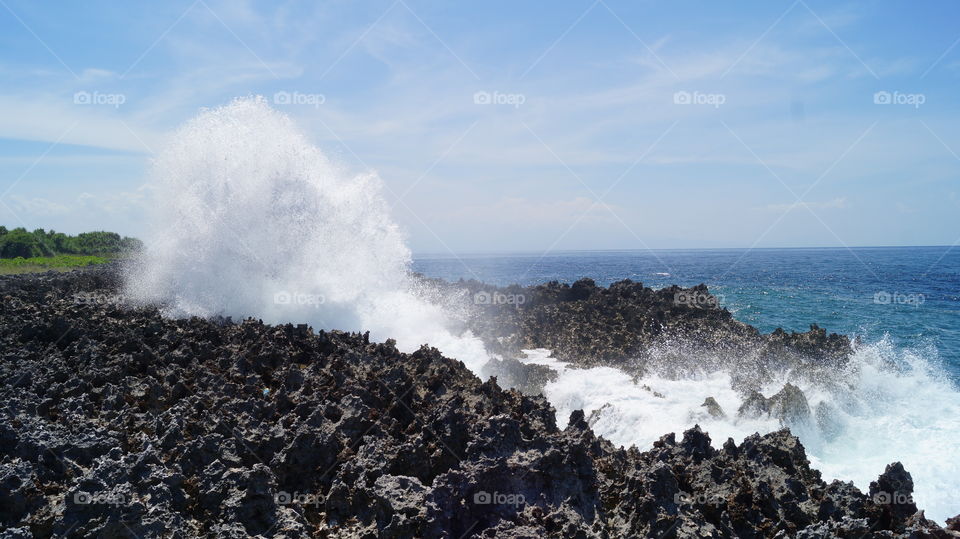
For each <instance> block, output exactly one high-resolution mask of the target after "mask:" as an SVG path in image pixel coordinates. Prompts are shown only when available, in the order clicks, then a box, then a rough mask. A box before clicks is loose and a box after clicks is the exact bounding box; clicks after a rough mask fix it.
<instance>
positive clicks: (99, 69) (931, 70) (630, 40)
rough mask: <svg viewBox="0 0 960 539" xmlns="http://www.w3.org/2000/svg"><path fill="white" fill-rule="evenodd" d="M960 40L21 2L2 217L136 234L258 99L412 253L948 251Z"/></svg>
mask: <svg viewBox="0 0 960 539" xmlns="http://www.w3.org/2000/svg"><path fill="white" fill-rule="evenodd" d="M957 20H960V4H958V3H956V2H947V1H943V2H924V3H908V2H883V3H880V2H852V3H851V2H842V3H841V2H821V1H812V0H807V1H796V2H769V1H767V2H738V3H736V4H735V5H730V4H729V3H717V2H644V1H634V2H618V1H613V0H603V1H584V2H564V3H550V4H549V6H547V7H544V6H543V5H535V4H533V3H520V4H519V5H518V3H516V2H495V1H493V2H479V3H478V2H471V3H456V4H455V5H446V4H445V3H440V2H420V1H416V0H386V1H382V2H381V1H371V2H336V1H335V2H243V1H223V2H221V1H217V0H196V1H192V0H191V1H184V2H181V1H174V2H166V3H156V4H153V3H151V4H146V3H113V2H111V3H108V2H96V1H94V2H83V3H80V2H64V3H61V4H57V5H51V4H49V3H41V2H30V1H16V0H0V74H2V79H0V80H2V81H3V83H2V86H0V193H2V194H0V202H2V204H0V222H2V223H3V224H6V225H7V226H26V227H28V228H31V229H32V228H37V227H44V228H55V229H57V230H62V231H67V232H80V231H84V230H91V229H109V230H116V231H119V232H122V233H126V234H133V235H137V234H141V233H142V232H143V230H144V226H146V225H145V224H144V223H143V219H142V216H143V214H144V211H145V209H146V208H149V206H150V203H151V198H150V190H149V189H148V188H145V187H144V185H145V183H146V181H147V174H148V171H149V166H150V158H151V155H152V154H153V153H154V152H155V151H157V150H158V149H159V148H160V147H162V144H163V138H164V135H165V134H166V133H168V132H169V131H171V130H172V129H174V128H175V127H177V126H178V125H179V124H181V123H182V122H184V121H185V120H187V119H189V118H191V117H192V116H194V115H196V113H197V112H198V110H200V109H201V108H202V107H212V106H217V105H221V104H224V103H227V102H229V101H230V100H231V99H232V98H234V97H237V96H248V95H257V94H259V95H264V96H266V97H267V99H268V100H271V101H275V100H277V99H279V100H280V101H279V102H277V103H276V108H278V109H279V110H282V111H284V112H285V113H287V114H289V115H290V116H291V117H293V118H294V119H295V120H296V121H297V122H298V124H299V125H300V126H301V127H302V128H303V129H304V130H305V131H306V132H307V133H308V134H309V136H310V137H311V138H312V139H313V140H314V141H315V142H316V143H317V144H318V145H319V146H320V147H322V148H324V149H325V150H326V151H327V152H328V153H329V154H331V155H332V156H333V157H334V158H335V159H337V160H339V161H342V162H343V163H344V164H345V165H346V166H348V167H350V168H352V169H354V170H356V171H358V172H361V171H365V170H367V169H373V170H375V171H376V172H377V173H378V174H379V175H380V176H381V178H382V179H383V181H384V182H385V184H386V185H387V188H388V189H387V191H386V192H387V196H388V200H389V202H390V203H391V205H392V206H393V211H394V214H395V218H396V220H397V221H398V222H399V223H400V224H401V225H402V226H403V228H404V229H405V230H406V232H407V234H408V236H409V242H410V245H411V246H412V247H413V249H414V250H415V251H421V252H440V251H446V250H448V249H452V250H454V251H458V252H469V251H512V250H532V251H542V250H545V249H612V248H644V247H653V248H689V247H750V246H757V247H782V246H843V245H849V246H858V245H951V244H954V243H955V242H957V241H958V239H960V211H958V210H960V157H958V156H960V121H958V119H960V118H958V114H960V106H958V104H960V94H958V89H960V85H958V81H960V44H958V40H960V29H958V27H957V25H956V21H957ZM878 92H880V93H879V94H878ZM278 95H279V96H280V97H279V98H278V97H277V96H278ZM283 96H290V99H289V101H291V102H290V103H284V102H282V101H283Z"/></svg>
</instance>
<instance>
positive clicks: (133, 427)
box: [0, 269, 958, 538]
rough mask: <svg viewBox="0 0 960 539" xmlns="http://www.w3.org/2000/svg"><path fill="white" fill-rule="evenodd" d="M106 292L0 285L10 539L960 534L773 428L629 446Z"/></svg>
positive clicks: (448, 374)
mask: <svg viewBox="0 0 960 539" xmlns="http://www.w3.org/2000/svg"><path fill="white" fill-rule="evenodd" d="M581 288H584V287H581ZM628 288H630V287H628ZM576 293H577V294H585V293H590V294H592V293H594V292H590V290H586V291H584V290H579V289H578V291H577V292H576ZM77 294H86V296H84V297H86V298H87V300H84V301H77V296H76V295H77ZM115 294H116V288H115V281H114V277H113V275H112V273H111V271H110V270H109V269H98V270H93V271H84V272H74V273H70V274H45V275H39V276H38V275H33V276H18V277H6V278H0V300H2V301H0V398H2V414H3V419H2V421H0V536H2V537H31V536H35V537H198V536H199V537H249V536H260V537H311V536H321V537H323V536H329V537H453V538H459V537H465V536H466V537H470V536H476V537H793V536H795V537H830V536H834V537H858V536H863V537H876V538H879V537H950V536H958V535H957V534H956V533H955V532H952V531H949V530H946V529H941V528H939V527H937V526H936V525H935V524H934V523H932V522H929V521H927V520H925V519H924V518H923V515H922V512H918V511H917V508H916V506H915V505H913V502H912V500H911V499H910V493H911V492H912V489H913V483H912V480H911V478H910V476H909V474H908V473H907V472H906V471H905V470H903V468H902V466H900V465H899V464H898V463H894V464H892V465H891V466H890V467H888V469H887V471H886V472H885V473H884V475H883V476H881V477H880V478H878V480H877V482H875V483H874V484H873V485H871V487H870V492H869V493H866V494H865V493H862V492H860V491H859V490H857V489H856V488H854V487H853V486H852V485H851V484H846V483H840V482H836V481H835V482H833V483H830V484H826V483H824V482H823V481H822V480H821V478H820V474H819V473H818V472H817V471H816V470H813V469H811V468H810V466H809V463H808V460H807V458H806V455H805V453H804V450H803V447H802V446H801V445H800V443H799V442H798V440H797V439H796V438H794V437H793V436H791V435H790V433H789V432H787V431H780V432H776V433H772V434H768V435H765V436H759V435H758V436H752V437H750V438H748V439H746V440H745V441H744V442H743V443H741V444H739V445H737V444H735V443H734V442H733V441H732V440H730V441H727V442H726V443H725V444H723V447H722V449H719V450H718V449H714V448H713V447H712V446H711V444H710V439H709V436H708V435H707V434H706V433H703V432H701V431H700V430H699V429H698V428H695V429H691V430H689V431H687V432H686V433H684V434H683V435H682V437H681V438H680V440H679V441H678V440H677V439H676V437H675V436H674V435H673V434H668V435H666V436H664V437H663V438H662V439H661V440H660V441H658V442H657V443H656V444H655V446H654V447H653V448H652V449H650V450H649V451H645V452H640V451H638V450H636V449H626V450H624V449H621V448H616V447H613V446H612V445H611V444H610V443H609V442H607V441H605V440H603V439H602V438H598V437H597V436H596V435H595V434H594V433H593V432H592V431H591V429H590V427H589V426H588V423H587V420H586V419H585V417H584V414H583V412H575V413H574V414H573V415H572V416H571V417H570V418H569V419H570V420H569V425H568V426H566V427H563V426H561V425H558V424H557V421H556V418H555V417H554V411H553V409H552V408H551V407H550V406H549V404H548V403H547V402H546V400H545V399H544V398H543V397H539V396H527V395H523V394H522V393H520V392H518V391H515V390H510V391H504V390H503V389H501V388H500V387H499V386H498V384H497V382H496V381H495V380H492V379H491V380H488V381H486V382H484V381H481V380H479V379H478V378H476V377H475V376H474V375H473V374H472V373H471V372H469V371H468V370H467V369H466V368H465V367H464V366H463V364H462V363H460V362H458V361H455V360H452V359H449V358H445V357H443V356H442V355H441V354H440V353H439V352H437V351H436V350H435V349H432V348H427V347H424V348H421V349H420V350H419V351H417V352H415V353H412V354H404V353H400V352H398V351H397V349H396V347H395V346H394V345H393V343H392V342H389V341H388V342H385V343H373V342H370V341H369V339H368V338H367V336H366V335H364V334H354V333H342V332H337V331H333V332H323V331H313V330H311V329H310V328H307V327H305V326H299V327H298V326H292V325H285V326H269V325H264V324H261V323H259V322H257V321H253V320H247V321H243V322H240V323H233V322H231V321H229V320H200V319H189V320H169V319H164V318H162V317H160V316H159V314H158V312H157V311H156V310H153V309H129V308H126V307H124V306H122V305H118V304H115V303H114V302H112V301H101V300H90V298H101V299H103V298H110V297H112V296H113V295H115ZM709 316H721V315H717V314H712V315H709ZM709 316H708V317H709ZM524 323H527V322H524ZM640 323H645V322H640ZM708 325H709V324H708ZM583 346H585V347H588V346H587V345H583ZM588 348H589V347H588ZM534 382H535V383H539V381H538V380H534V381H533V382H532V383H534ZM563 419H564V420H566V419H567V418H563Z"/></svg>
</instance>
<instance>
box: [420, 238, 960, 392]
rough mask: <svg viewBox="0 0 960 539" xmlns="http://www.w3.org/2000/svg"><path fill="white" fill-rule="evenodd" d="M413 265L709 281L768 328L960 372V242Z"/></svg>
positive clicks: (501, 274)
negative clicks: (917, 351) (852, 343)
mask: <svg viewBox="0 0 960 539" xmlns="http://www.w3.org/2000/svg"><path fill="white" fill-rule="evenodd" d="M413 269H414V271H417V272H420V273H423V274H425V275H428V276H431V277H440V278H443V279H447V280H457V279H461V278H462V279H477V280H480V281H484V282H487V283H492V284H498V285H508V284H513V283H519V284H523V285H530V284H538V283H543V282H546V281H552V280H557V281H561V282H568V283H569V282H573V281H575V280H577V279H579V278H581V277H590V278H592V279H594V280H595V281H597V283H598V284H602V285H608V284H610V283H612V282H615V281H618V280H621V279H633V280H635V281H640V282H642V283H644V284H645V285H646V286H650V287H653V288H662V287H665V286H669V285H672V284H679V285H681V286H692V285H696V284H699V283H705V284H707V286H708V287H709V289H710V291H711V292H712V293H713V294H715V295H717V296H718V297H719V298H720V301H721V304H722V305H723V306H724V307H726V308H728V309H729V310H730V311H731V312H732V313H734V316H735V317H736V318H737V319H739V320H742V321H744V322H747V323H749V324H752V325H754V326H756V327H758V328H760V330H762V331H764V332H769V331H772V330H773V329H775V328H777V327H782V328H784V329H786V330H794V331H805V330H806V329H807V328H808V327H809V325H810V324H811V323H817V324H819V325H820V326H821V327H826V328H827V330H828V331H831V332H837V333H843V334H846V335H850V336H854V335H856V336H860V337H861V338H862V339H864V340H865V341H866V342H875V341H878V340H880V339H882V338H884V337H885V336H886V337H887V338H888V339H889V340H890V341H891V342H892V343H893V344H894V345H895V346H897V347H903V348H926V349H927V350H929V351H930V352H929V354H928V357H930V355H932V356H936V357H938V360H939V361H942V362H943V366H944V367H946V369H945V370H947V371H949V372H950V373H951V374H952V375H953V378H954V380H958V379H960V247H958V248H956V249H951V248H950V247H945V246H944V247H870V248H866V247H861V248H851V249H846V248H804V249H800V248H797V249H752V250H751V249H702V250H701V249H694V250H649V251H648V250H628V251H562V252H553V253H548V254H546V255H544V254H541V253H511V254H464V255H449V254H448V255H420V256H417V257H415V258H414V262H413Z"/></svg>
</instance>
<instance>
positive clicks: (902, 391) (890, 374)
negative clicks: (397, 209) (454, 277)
mask: <svg viewBox="0 0 960 539" xmlns="http://www.w3.org/2000/svg"><path fill="white" fill-rule="evenodd" d="M153 182H154V187H155V188H156V190H155V193H156V196H157V200H156V202H157V203H156V205H155V210H154V215H152V216H151V219H152V222H153V227H152V232H151V234H150V236H148V237H147V238H145V239H146V247H145V249H144V252H143V255H142V257H141V258H140V259H139V260H137V261H136V263H135V264H133V265H132V266H131V268H130V271H129V272H128V275H127V293H128V295H129V296H130V297H131V298H133V299H135V300H139V301H142V302H149V303H159V304H161V305H163V306H164V307H163V308H164V310H165V313H166V314H168V315H170V316H183V315H199V316H211V315H224V316H234V317H245V316H254V317H259V318H262V319H263V320H265V321H267V322H273V323H281V322H295V323H310V324H312V325H313V326H314V327H317V328H324V329H342V330H353V331H370V332H371V335H372V338H374V339H375V340H378V341H382V340H385V339H387V338H394V339H396V340H397V342H398V346H399V347H400V348H401V349H402V350H408V351H409V350H412V349H415V348H416V347H418V346H419V345H421V344H424V343H429V344H430V345H432V346H436V347H437V348H439V349H440V350H441V351H443V352H444V353H445V354H446V355H447V356H449V357H454V358H456V359H459V360H461V361H463V362H464V363H465V364H466V365H467V366H468V367H469V368H471V369H472V370H473V371H474V372H476V373H480V372H481V367H482V366H483V365H484V364H485V362H486V361H487V359H488V356H487V353H486V352H485V351H484V349H483V346H482V344H481V343H480V341H479V340H478V339H476V338H473V337H472V336H470V335H469V334H466V335H459V336H458V335H456V334H455V333H454V332H452V331H450V329H449V326H448V313H446V312H445V311H444V309H443V308H441V307H440V306H438V304H437V303H436V302H435V301H428V300H427V299H425V298H424V297H423V296H422V295H421V294H419V293H418V287H417V283H416V282H415V281H414V280H413V279H412V278H411V277H410V273H409V264H410V257H411V255H410V251H409V250H408V249H407V247H406V245H405V242H404V238H403V236H402V234H401V232H400V230H399V229H398V227H397V226H396V225H395V224H394V222H393V221H392V219H391V217H390V215H389V208H388V205H387V203H386V202H385V198H384V196H383V193H382V190H383V185H382V183H381V181H380V179H379V178H378V177H377V176H376V175H374V174H371V173H367V174H359V175H356V174H351V173H349V172H348V171H346V170H345V169H344V168H342V167H340V166H338V165H337V164H336V163H334V162H332V161H331V160H330V159H328V158H327V157H326V156H325V155H324V154H323V153H322V152H321V151H320V150H319V149H318V148H316V147H315V146H313V145H311V144H310V143H309V142H308V141H307V139H306V137H305V136H304V135H303V134H301V133H300V132H299V131H298V130H297V129H296V127H295V126H294V125H293V124H292V122H291V121H290V120H289V119H288V118H286V117H285V116H283V115H281V114H279V113H277V112H275V111H273V110H272V109H271V108H270V107H269V106H267V104H266V103H265V102H264V101H263V100H262V99H255V98H251V99H241V100H237V101H234V102H233V103H231V104H229V105H227V106H225V107H222V108H218V109H214V110H208V111H205V112H203V113H202V114H200V115H199V116H198V117H197V118H195V119H194V120H192V121H190V122H189V123H187V124H186V125H185V126H184V127H183V128H181V129H180V130H179V131H177V132H176V133H175V135H174V137H173V138H172V140H171V141H170V143H169V145H168V147H167V149H166V150H165V151H164V152H163V153H162V154H161V155H159V156H158V158H157V160H156V163H155V167H154V178H153ZM893 356H898V357H893ZM530 361H535V362H542V363H548V364H551V365H552V366H554V367H555V368H556V369H557V370H559V371H560V376H559V378H558V379H557V380H556V381H555V382H553V383H551V384H549V385H548V386H547V387H546V389H545V393H546V396H547V398H548V399H550V401H551V403H552V404H553V405H554V406H555V407H556V408H557V411H558V414H557V415H558V418H560V419H561V422H562V421H563V420H564V419H565V418H566V417H569V413H570V412H571V411H572V410H574V409H579V408H582V409H584V410H585V411H586V412H587V413H588V414H590V413H591V412H596V413H595V414H593V421H594V429H595V430H596V431H597V433H598V434H601V435H603V436H605V437H607V438H608V439H610V440H612V441H613V442H615V443H618V444H626V445H629V444H636V445H637V446H638V447H640V448H641V449H645V448H647V447H649V445H650V443H651V442H652V441H653V440H654V439H656V438H657V437H659V436H660V435H662V434H664V433H666V432H671V431H679V430H682V429H685V428H688V427H690V426H692V425H693V424H695V423H699V424H701V426H703V428H704V429H705V430H707V431H708V432H709V433H710V434H711V436H712V437H713V440H714V441H715V442H716V443H722V442H723V441H724V440H725V439H726V437H727V436H732V437H734V438H735V439H737V441H739V440H740V439H742V438H743V437H744V436H746V435H749V434H751V433H753V432H757V431H759V432H769V431H771V430H775V429H778V428H780V427H781V425H780V423H779V421H777V420H773V419H769V418H751V419H737V418H736V417H735V415H734V413H735V411H736V409H737V408H738V407H739V405H740V404H741V402H742V398H743V395H742V394H741V393H739V392H738V391H736V390H734V389H733V386H734V385H735V384H733V382H732V376H731V373H730V372H728V371H724V370H723V369H720V368H713V367H710V368H705V369H704V370H703V372H699V373H693V374H690V373H687V374H685V375H682V376H678V375H676V373H673V374H664V375H657V374H656V373H655V372H651V374H649V375H648V376H646V377H645V378H644V379H643V380H639V381H637V380H633V379H631V377H630V376H628V375H626V374H624V373H622V372H620V371H617V370H615V369H610V368H597V369H590V370H582V369H567V368H565V366H563V365H561V364H559V363H557V362H556V361H553V360H550V359H548V358H547V356H545V355H543V354H541V355H539V356H537V355H536V354H534V356H533V357H532V359H530ZM701 363H702V364H703V365H710V364H711V363H710V362H709V361H706V360H705V361H702V362H701ZM895 363H900V364H901V365H906V367H908V368H905V369H896V368H892V367H891V366H890V365H892V364H895ZM934 371H935V369H933V368H932V367H931V366H930V364H929V362H927V361H924V359H923V357H922V355H919V354H910V353H906V352H902V351H897V350H892V349H890V347H889V346H885V345H883V344H882V343H881V344H878V345H874V346H869V347H868V346H864V347H861V348H860V349H859V350H858V351H857V354H856V356H855V357H854V358H853V360H852V361H851V363H850V366H849V367H848V369H847V370H845V371H838V372H837V373H836V380H842V381H843V385H842V386H838V385H836V384H833V385H831V384H824V383H823V380H819V381H817V380H805V379H803V377H796V376H793V375H792V374H791V373H783V376H782V379H777V380H773V381H771V382H770V383H769V384H768V386H769V387H765V388H764V390H763V393H764V394H765V395H767V396H770V395H771V394H772V393H773V392H776V391H777V390H779V389H780V388H781V387H782V386H783V384H784V383H785V382H787V381H790V382H792V383H795V384H797V385H798V386H799V387H800V388H801V389H802V390H803V391H804V393H805V394H806V395H807V398H808V400H809V401H810V404H811V406H812V407H813V408H814V409H815V410H823V412H820V414H821V415H822V416H824V417H826V419H829V420H831V421H828V422H826V423H824V422H818V423H816V424H807V425H801V424H796V425H790V426H791V427H792V428H793V430H794V432H795V433H796V434H798V435H799V436H800V437H801V439H802V440H803V442H804V444H805V446H806V447H807V449H808V454H810V455H811V457H812V460H814V463H815V465H817V466H818V467H819V468H820V469H822V470H823V471H824V475H825V476H826V477H827V478H840V479H844V480H850V479H854V480H856V483H857V486H859V487H860V488H861V489H865V488H866V487H868V485H869V480H870V479H872V478H875V477H876V476H877V475H878V474H879V473H880V472H882V471H883V466H884V465H885V464H887V463H888V462H891V461H894V460H902V461H903V462H904V463H905V464H906V466H907V468H908V469H909V470H910V471H912V472H913V474H914V478H915V479H916V483H917V495H916V498H917V502H918V503H919V504H920V506H921V507H926V508H927V509H928V513H927V514H928V516H932V517H936V518H938V519H943V518H944V517H946V516H948V515H949V514H951V512H954V513H955V512H956V511H957V510H958V508H960V495H958V494H957V492H958V491H960V489H958V488H957V487H958V484H957V482H956V479H955V478H956V477H957V476H958V472H960V469H958V465H957V463H956V461H955V460H956V459H955V455H956V454H958V453H960V443H958V442H957V437H956V432H957V429H958V425H957V421H958V419H957V418H960V394H958V392H957V391H956V389H955V388H953V387H952V386H951V385H950V384H949V383H947V382H944V381H943V380H944V377H943V376H942V375H938V374H937V373H936V372H934ZM645 386H646V387H645ZM658 395H659V396H658ZM708 396H709V397H714V398H715V399H716V400H717V401H718V403H719V404H720V405H721V406H722V407H723V408H724V409H725V410H726V411H727V412H728V416H727V418H717V417H713V416H710V415H709V414H707V413H705V409H704V408H703V407H701V406H700V405H701V403H702V402H703V400H704V399H705V398H706V397H708ZM824 425H828V427H824Z"/></svg>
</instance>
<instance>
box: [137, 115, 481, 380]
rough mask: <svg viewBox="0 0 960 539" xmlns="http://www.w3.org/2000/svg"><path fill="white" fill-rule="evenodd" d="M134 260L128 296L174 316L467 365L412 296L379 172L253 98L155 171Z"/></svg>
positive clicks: (178, 136) (179, 146) (469, 349)
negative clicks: (305, 328) (352, 335)
mask: <svg viewBox="0 0 960 539" xmlns="http://www.w3.org/2000/svg"><path fill="white" fill-rule="evenodd" d="M152 181H153V186H154V187H155V193H156V197H157V199H156V205H155V210H154V215H152V216H151V220H152V227H151V232H150V234H149V235H148V236H147V237H146V238H145V240H146V241H145V248H144V251H143V255H142V256H141V257H140V258H139V259H138V260H137V261H136V262H135V263H134V264H133V266H132V267H131V269H130V271H129V272H128V275H127V294H128V295H129V297H131V298H132V299H133V300H135V301H140V302H148V303H160V304H163V305H164V310H165V313H166V314H168V315H171V316H183V315H197V316H212V315H223V316H234V317H245V316H254V317H259V318H261V319H263V320H264V321H266V322H272V323H279V322H300V323H310V324H312V325H314V326H315V327H317V328H326V329H334V328H335V329H342V330H352V331H370V332H371V336H372V337H373V338H374V339H376V340H380V341H382V340H385V339H387V338H393V339H396V340H397V344H398V346H399V347H400V348H401V350H407V351H409V350H412V349H415V348H417V347H418V346H419V345H421V344H425V343H429V344H430V345H432V346H436V347H439V348H441V349H442V350H444V351H445V352H446V353H447V354H449V355H452V356H454V357H457V358H458V359H460V360H462V361H464V362H465V363H466V364H467V365H468V366H470V367H471V368H474V369H477V368H479V366H481V365H482V364H483V362H484V361H485V359H486V354H485V352H484V350H483V346H482V344H481V343H480V342H479V341H478V340H477V339H472V338H470V337H469V336H467V337H462V338H458V337H454V336H453V335H452V334H451V333H450V331H448V330H447V327H446V323H447V322H446V317H445V315H444V313H443V312H442V310H441V308H440V307H438V306H436V305H435V304H433V303H431V302H428V301H425V300H423V299H421V298H420V297H419V296H418V294H417V293H416V283H415V282H414V281H413V280H411V278H410V275H409V271H408V269H409V264H410V251H409V249H408V248H407V247H406V244H405V242H404V238H403V236H402V234H401V232H400V230H399V228H398V227H397V226H396V224H394V222H393V221H392V219H391V218H390V212H389V208H388V205H387V203H386V201H385V198H384V196H383V193H382V189H383V185H382V182H381V180H380V179H379V178H378V177H377V176H376V175H375V174H373V173H365V174H359V175H355V174H351V173H349V172H347V171H346V170H345V169H344V168H342V167H340V166H338V165H337V164H336V163H334V162H332V161H331V160H330V159H328V158H327V157H326V156H325V155H324V154H323V152H321V151H320V150H319V149H318V148H317V147H315V146H314V145H312V144H310V143H309V142H308V141H307V139H306V137H305V136H304V135H303V134H302V133H301V132H300V131H299V130H298V129H297V128H296V127H295V126H294V125H293V122H291V120H290V119H289V118H287V117H286V116H284V115H282V114H280V113H278V112H276V111H274V110H273V109H271V108H270V107H269V106H268V105H267V104H266V102H265V101H264V100H263V99H262V98H249V99H238V100H235V101H234V102H233V103H231V104H229V105H227V106H224V107H221V108H217V109H213V110H207V111H204V112H202V113H201V114H200V115H199V116H198V117H197V118H195V119H193V120H191V121H190V122H188V123H187V124H186V125H185V126H183V127H182V128H180V129H179V130H178V131H177V132H176V133H175V134H174V136H173V137H172V138H171V140H170V142H169V144H168V145H167V147H166V149H165V150H164V151H163V152H162V153H161V154H160V155H159V156H158V157H157V159H156V161H155V163H154V167H153V179H152Z"/></svg>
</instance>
